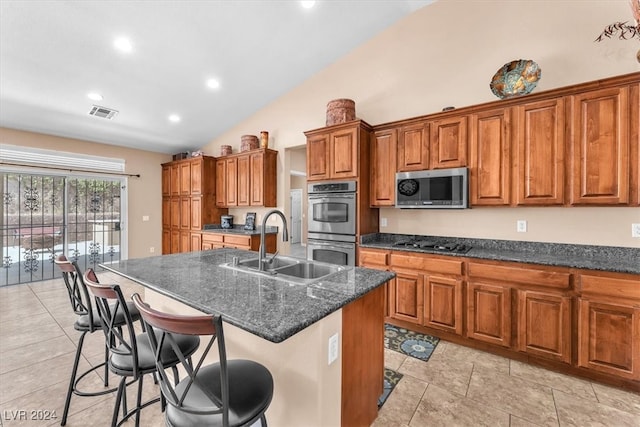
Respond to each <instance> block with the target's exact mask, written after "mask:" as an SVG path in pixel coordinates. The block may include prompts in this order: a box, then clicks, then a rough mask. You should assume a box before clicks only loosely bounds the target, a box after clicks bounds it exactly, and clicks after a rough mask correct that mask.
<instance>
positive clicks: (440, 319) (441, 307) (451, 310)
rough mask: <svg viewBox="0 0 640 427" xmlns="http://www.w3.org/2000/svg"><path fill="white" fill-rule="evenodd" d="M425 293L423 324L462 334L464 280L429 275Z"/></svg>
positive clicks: (426, 280) (425, 284)
mask: <svg viewBox="0 0 640 427" xmlns="http://www.w3.org/2000/svg"><path fill="white" fill-rule="evenodd" d="M424 294H425V295H424V300H425V304H424V320H423V324H424V325H425V326H429V327H431V328H436V329H442V330H445V331H449V332H452V333H454V334H458V335H462V280H461V279H457V278H452V277H443V276H438V275H429V276H427V277H426V279H425V283H424Z"/></svg>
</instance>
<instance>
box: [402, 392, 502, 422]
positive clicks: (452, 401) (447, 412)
mask: <svg viewBox="0 0 640 427" xmlns="http://www.w3.org/2000/svg"><path fill="white" fill-rule="evenodd" d="M409 425H410V426H415V427H422V426H430V427H440V426H441V427H449V426H469V427H476V426H477V427H480V426H487V427H509V414H508V413H507V412H503V411H500V410H497V409H494V408H491V407H488V406H486V405H484V404H482V403H479V402H476V401H474V400H472V399H469V398H466V397H464V396H461V395H457V394H455V393H450V392H448V391H447V390H445V389H443V388H441V387H438V386H436V385H433V384H429V386H428V387H427V391H426V392H425V393H424V396H423V397H422V400H421V401H420V404H419V405H418V409H417V410H416V412H415V414H414V415H413V418H412V419H411V422H410V423H409Z"/></svg>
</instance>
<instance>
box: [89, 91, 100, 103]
mask: <svg viewBox="0 0 640 427" xmlns="http://www.w3.org/2000/svg"><path fill="white" fill-rule="evenodd" d="M87 98H89V99H91V100H93V101H102V99H103V98H102V95H100V94H99V93H97V92H90V93H88V94H87Z"/></svg>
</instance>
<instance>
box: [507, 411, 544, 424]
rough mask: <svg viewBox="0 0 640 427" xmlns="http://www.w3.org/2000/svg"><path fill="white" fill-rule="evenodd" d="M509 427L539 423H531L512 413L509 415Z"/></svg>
mask: <svg viewBox="0 0 640 427" xmlns="http://www.w3.org/2000/svg"><path fill="white" fill-rule="evenodd" d="M510 417H511V418H510V421H509V427H536V426H539V424H535V423H532V422H530V421H527V420H525V419H522V418H520V417H517V416H515V415H513V414H511V415H510Z"/></svg>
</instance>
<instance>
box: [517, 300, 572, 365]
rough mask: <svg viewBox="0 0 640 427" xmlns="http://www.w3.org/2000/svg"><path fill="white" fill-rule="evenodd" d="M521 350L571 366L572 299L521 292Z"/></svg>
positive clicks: (519, 317)
mask: <svg viewBox="0 0 640 427" xmlns="http://www.w3.org/2000/svg"><path fill="white" fill-rule="evenodd" d="M518 350H519V351H522V352H526V353H530V354H534V355H536V356H541V357H544V358H546V359H553V360H559V361H561V362H565V363H571V298H570V297H567V296H563V295H558V294H551V293H544V292H535V291H524V290H519V291H518Z"/></svg>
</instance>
